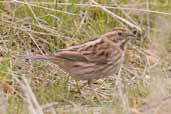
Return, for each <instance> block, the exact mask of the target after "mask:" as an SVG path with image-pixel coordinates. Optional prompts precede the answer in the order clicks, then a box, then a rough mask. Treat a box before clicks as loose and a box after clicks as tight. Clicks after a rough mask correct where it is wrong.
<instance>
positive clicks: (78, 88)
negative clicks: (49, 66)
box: [75, 80, 81, 94]
mask: <svg viewBox="0 0 171 114" xmlns="http://www.w3.org/2000/svg"><path fill="white" fill-rule="evenodd" d="M75 81H76V88H77V91H78V93H80V94H81V88H80V87H79V83H78V80H75Z"/></svg>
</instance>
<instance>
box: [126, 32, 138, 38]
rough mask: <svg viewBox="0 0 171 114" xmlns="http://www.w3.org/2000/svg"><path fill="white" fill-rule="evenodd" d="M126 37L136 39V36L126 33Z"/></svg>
mask: <svg viewBox="0 0 171 114" xmlns="http://www.w3.org/2000/svg"><path fill="white" fill-rule="evenodd" d="M127 37H128V39H134V38H136V35H135V34H133V33H128V34H127Z"/></svg>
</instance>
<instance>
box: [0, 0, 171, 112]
mask: <svg viewBox="0 0 171 114" xmlns="http://www.w3.org/2000/svg"><path fill="white" fill-rule="evenodd" d="M96 3H98V4H96ZM99 4H100V6H102V7H105V9H107V10H108V11H111V12H112V14H115V15H117V16H119V17H120V18H122V19H125V20H127V21H129V22H130V23H133V24H135V25H136V26H137V27H140V28H141V29H142V33H143V36H142V37H141V38H140V40H139V41H133V42H131V43H130V44H129V46H128V50H127V53H126V61H125V63H124V65H123V68H122V69H121V71H120V73H119V75H117V76H114V77H110V78H108V79H101V80H97V81H96V82H95V83H94V84H93V86H94V88H95V90H96V91H97V93H98V96H99V98H98V99H97V98H96V95H95V94H94V93H93V92H92V91H91V90H90V89H89V88H88V87H87V85H85V82H82V81H80V82H77V83H79V84H78V85H77V83H76V82H75V81H74V80H72V79H71V78H70V77H69V76H68V75H67V74H66V73H64V72H63V71H62V70H61V69H59V68H58V66H56V65H54V64H52V63H49V62H47V61H30V60H22V59H21V58H17V57H15V55H24V54H31V55H36V54H50V53H53V52H55V51H57V50H59V49H61V48H65V47H67V46H70V45H74V44H79V43H82V42H84V41H87V40H89V39H92V38H94V37H97V36H99V35H101V34H103V33H105V32H107V31H111V30H112V28H114V27H118V26H119V27H126V28H130V25H128V23H127V24H126V23H125V22H124V21H123V20H119V19H118V18H117V17H112V16H111V14H110V13H109V12H106V11H105V9H104V8H102V7H100V6H99ZM170 25H171V1H170V0H97V1H95V2H94V0H1V1H0V90H1V92H0V113H1V114H43V113H44V114H56V113H57V114H170V113H171V108H170V107H171V94H170V93H171V26H170ZM83 85H84V87H82V86H83ZM78 87H81V94H80V93H79V92H78V91H77V90H78Z"/></svg>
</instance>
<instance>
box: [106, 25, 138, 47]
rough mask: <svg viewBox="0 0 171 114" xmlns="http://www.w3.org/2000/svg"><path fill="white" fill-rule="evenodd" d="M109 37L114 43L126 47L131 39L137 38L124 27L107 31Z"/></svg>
mask: <svg viewBox="0 0 171 114" xmlns="http://www.w3.org/2000/svg"><path fill="white" fill-rule="evenodd" d="M104 36H105V38H107V39H108V40H109V41H111V42H112V43H114V44H116V45H119V46H120V47H121V48H123V49H124V47H125V44H126V43H127V42H128V41H129V40H130V39H134V38H136V35H135V34H134V33H132V32H130V31H129V30H127V29H124V28H114V29H113V30H112V31H111V32H108V33H106V34H105V35H104Z"/></svg>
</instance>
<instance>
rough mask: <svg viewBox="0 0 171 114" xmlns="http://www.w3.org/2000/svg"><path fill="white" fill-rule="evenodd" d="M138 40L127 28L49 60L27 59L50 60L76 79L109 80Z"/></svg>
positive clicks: (55, 55) (70, 48) (49, 57)
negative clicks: (127, 48)
mask: <svg viewBox="0 0 171 114" xmlns="http://www.w3.org/2000/svg"><path fill="white" fill-rule="evenodd" d="M131 37H134V35H133V34H132V33H130V32H129V31H128V30H126V29H123V28H115V29H114V30H113V31H111V32H107V33H105V34H104V35H101V36H100V37H99V38H96V39H94V40H90V41H87V42H85V43H83V44H80V45H76V46H71V47H68V48H66V49H61V50H60V51H58V52H56V53H55V54H53V55H48V56H40V55H39V56H25V58H27V59H46V60H49V61H51V62H53V63H55V64H57V65H58V66H59V67H60V68H62V69H63V70H64V71H66V72H67V73H69V74H70V75H71V76H72V77H73V78H74V79H78V80H89V81H90V80H92V79H99V78H105V77H108V76H110V75H113V74H114V73H116V72H118V69H119V68H120V66H121V64H122V63H123V61H124V53H125V44H126V43H127V41H128V40H129V39H130V38H131Z"/></svg>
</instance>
